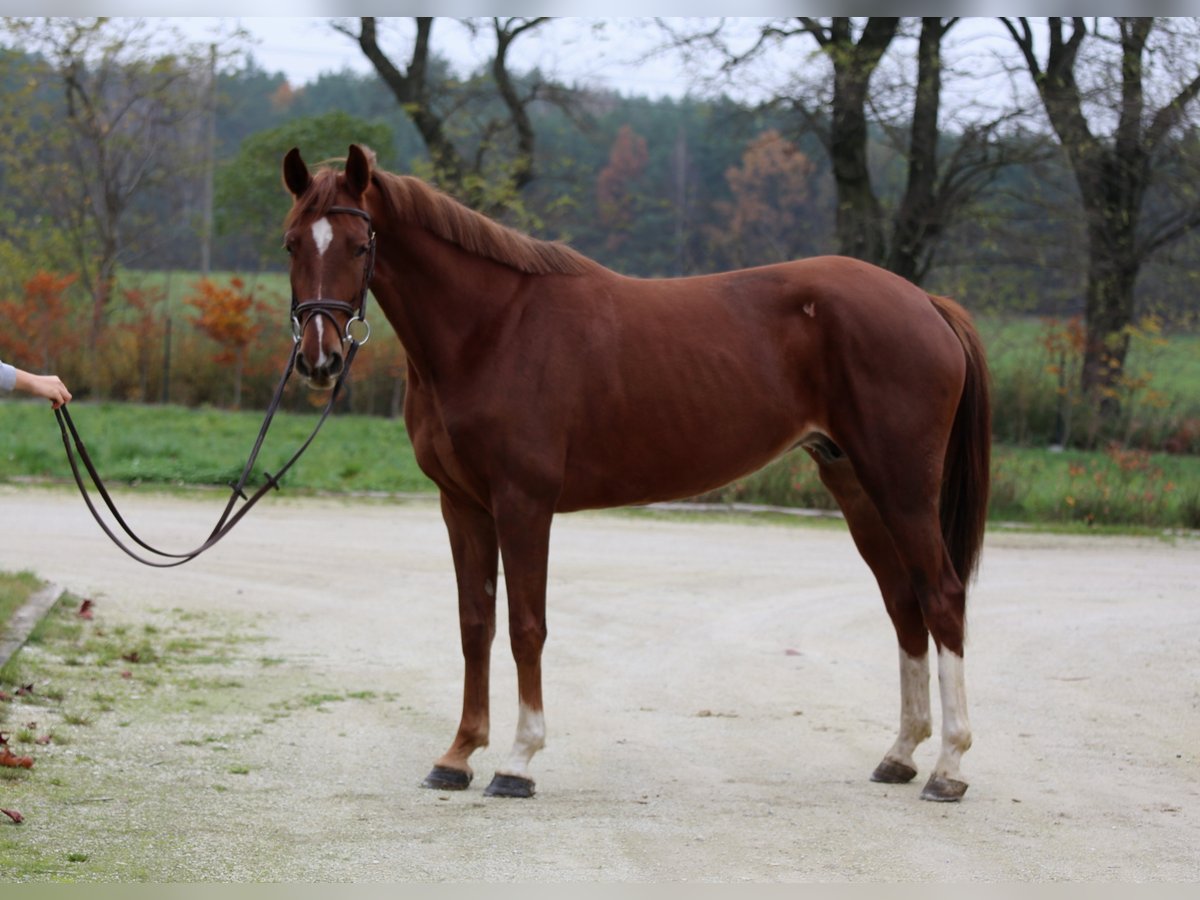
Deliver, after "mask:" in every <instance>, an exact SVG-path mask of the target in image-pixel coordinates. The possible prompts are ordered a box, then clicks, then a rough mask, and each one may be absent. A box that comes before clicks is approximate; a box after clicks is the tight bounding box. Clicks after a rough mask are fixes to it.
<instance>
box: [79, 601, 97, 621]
mask: <svg viewBox="0 0 1200 900" xmlns="http://www.w3.org/2000/svg"><path fill="white" fill-rule="evenodd" d="M95 605H96V604H95V603H93V602H92V601H91V600H84V601H83V602H82V603H80V604H79V612H78V616H79V618H81V619H90V618H92V607H93V606H95Z"/></svg>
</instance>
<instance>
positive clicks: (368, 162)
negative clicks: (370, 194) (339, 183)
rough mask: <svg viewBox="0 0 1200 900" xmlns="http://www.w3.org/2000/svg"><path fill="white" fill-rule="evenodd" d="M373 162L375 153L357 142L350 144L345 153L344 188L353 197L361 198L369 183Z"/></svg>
mask: <svg viewBox="0 0 1200 900" xmlns="http://www.w3.org/2000/svg"><path fill="white" fill-rule="evenodd" d="M374 164H375V154H374V152H373V151H371V150H370V149H368V148H366V147H360V146H359V145H358V144H351V145H350V152H349V153H347V154H346V188H347V190H349V191H350V193H351V194H353V195H354V196H355V197H357V198H359V199H361V198H362V195H363V194H365V193H366V192H367V188H368V187H369V186H370V184H371V167H372V166H373V165H374Z"/></svg>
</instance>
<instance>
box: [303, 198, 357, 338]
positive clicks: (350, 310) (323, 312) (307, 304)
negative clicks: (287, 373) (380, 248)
mask: <svg viewBox="0 0 1200 900" xmlns="http://www.w3.org/2000/svg"><path fill="white" fill-rule="evenodd" d="M331 213H340V214H343V215H349V216H358V217H359V218H361V219H366V222H367V241H368V243H367V252H366V257H367V259H366V263H365V264H364V266H363V277H362V286H361V287H360V289H359V292H358V298H357V299H358V305H357V307H356V306H355V305H354V304H353V303H347V302H346V301H344V300H330V299H328V298H325V297H319V298H317V299H315V300H304V301H298V300H297V299H296V290H295V288H293V289H292V340H293V341H294V342H296V343H297V344H298V343H299V342H300V339H301V338H302V337H303V336H304V329H305V328H306V327H308V323H309V322H310V321H311V320H312V317H313V316H324V317H325V318H327V319H329V321H330V322H335V320H334V318H333V313H335V312H339V313H344V314H345V315H346V316H347V319H346V331H345V334H344V336H343V338H342V339H343V340H344V341H348V342H349V343H350V345H351V347H354V346H356V345H357V346H362V345H363V344H365V343H366V342H367V340H368V339H369V338H370V337H371V326H370V324H369V323H368V322H367V320H366V311H367V289H368V288H369V287H370V284H371V276H373V275H374V274H375V228H374V227H373V226H372V224H371V214H370V213H368V212H367V211H366V210H365V209H359V208H358V207H356V206H331V207H329V209H327V210H325V214H326V215H329V214H331ZM356 322H358V323H361V324H362V326H363V327H364V328H365V329H366V330H365V331H364V332H363V333H362V337H361V338H356V337H355V336H354V334H353V331H354V325H355V323H356Z"/></svg>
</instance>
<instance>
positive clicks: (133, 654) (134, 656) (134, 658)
mask: <svg viewBox="0 0 1200 900" xmlns="http://www.w3.org/2000/svg"><path fill="white" fill-rule="evenodd" d="M141 658H142V654H140V653H138V651H136V650H131V651H130V652H128V653H125V654H122V656H121V659H123V660H125V662H129V663H136V662H139V661H140V660H141Z"/></svg>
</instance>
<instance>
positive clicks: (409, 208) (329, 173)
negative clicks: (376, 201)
mask: <svg viewBox="0 0 1200 900" xmlns="http://www.w3.org/2000/svg"><path fill="white" fill-rule="evenodd" d="M337 177H338V172H337V171H336V170H334V169H328V168H326V169H321V170H319V171H317V172H316V173H314V175H313V181H312V185H311V186H310V187H309V189H308V190H307V191H306V192H305V194H304V196H303V197H302V198H301V199H300V201H299V202H297V203H296V204H295V205H294V206H293V207H292V210H291V212H289V213H288V216H287V219H286V221H285V222H284V228H285V229H286V228H292V227H294V226H295V225H296V224H297V223H298V222H299V221H300V220H301V219H305V218H308V217H310V216H318V215H320V214H321V213H323V212H324V211H325V210H327V209H329V207H331V206H333V205H334V204H335V200H336V196H337V187H338V183H337ZM371 189H372V190H374V191H377V192H378V194H379V196H380V198H381V199H382V201H383V204H384V206H385V207H386V208H387V213H388V218H391V219H393V220H395V221H397V222H409V223H412V224H414V225H418V226H420V227H421V228H424V229H425V230H426V231H429V232H431V233H432V234H435V235H437V236H438V237H440V238H442V239H443V240H447V241H449V242H450V243H452V244H455V245H457V246H459V247H461V248H462V249H464V250H466V251H467V252H468V253H472V254H475V255H476V256H482V257H486V258H487V259H491V260H494V261H495V262H498V263H501V264H503V265H506V266H510V267H512V268H514V269H516V270H518V271H520V272H526V273H528V274H530V275H550V274H561V275H579V274H582V273H584V272H587V271H592V270H594V269H596V268H597V267H598V265H599V264H598V263H596V262H594V261H592V260H590V259H588V258H587V257H586V256H584V255H583V254H581V253H579V252H578V251H576V250H572V249H571V248H570V247H568V246H566V245H565V244H561V243H558V242H556V241H542V240H538V239H537V238H533V237H530V236H529V235H526V234H522V233H521V232H519V231H517V230H515V229H513V228H509V227H507V226H505V225H501V224H500V223H498V222H494V221H493V220H491V219H489V218H488V217H487V216H485V215H483V214H481V213H478V212H475V211H474V210H473V209H470V208H468V207H466V206H464V205H463V204H461V203H459V202H458V201H457V200H455V199H454V198H453V197H451V196H449V195H448V194H445V193H443V192H442V191H439V190H438V189H437V188H435V187H433V186H432V185H429V184H426V183H425V182H424V181H422V180H421V179H419V178H414V177H413V176H411V175H395V174H393V173H391V172H385V171H382V170H379V169H376V170H374V171H373V172H372V174H371Z"/></svg>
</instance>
